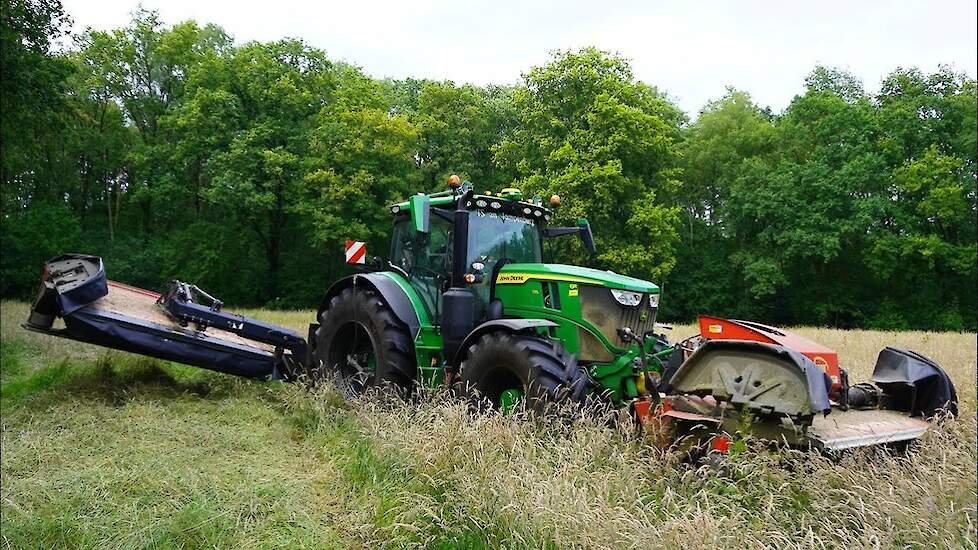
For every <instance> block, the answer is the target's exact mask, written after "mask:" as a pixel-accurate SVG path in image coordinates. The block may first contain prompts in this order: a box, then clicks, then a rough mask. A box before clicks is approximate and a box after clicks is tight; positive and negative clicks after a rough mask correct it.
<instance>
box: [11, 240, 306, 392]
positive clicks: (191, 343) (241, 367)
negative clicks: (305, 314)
mask: <svg viewBox="0 0 978 550" xmlns="http://www.w3.org/2000/svg"><path fill="white" fill-rule="evenodd" d="M174 299H175V298H174V297H173V296H172V295H171V296H162V295H160V294H158V293H156V292H152V291H149V290H144V289H141V288H136V287H133V286H129V285H125V284H122V283H117V282H114V281H109V280H108V279H107V278H106V275H105V269H104V266H103V264H102V259H101V258H99V257H97V256H86V255H80V254H66V255H64V256H59V257H57V258H54V259H53V260H51V261H49V262H48V263H47V264H45V267H44V275H43V278H42V282H41V290H40V293H39V295H38V297H37V299H36V300H35V302H34V305H33V306H32V308H31V314H30V317H29V318H28V320H27V322H26V323H24V325H23V327H24V328H26V329H28V330H32V331H35V332H42V333H45V334H50V335H52V336H59V337H62V338H68V339H71V340H77V341H80V342H86V343H89V344H94V345H97V346H103V347H108V348H113V349H118V350H122V351H128V352H132V353H138V354H140V355H146V356H149V357H156V358H159V359H165V360H168V361H174V362H177V363H184V364H187V365H192V366H196V367H202V368H205V369H210V370H215V371H218V372H223V373H227V374H233V375H236V376H243V377H246V378H265V379H277V378H284V377H287V376H288V374H289V373H290V372H291V371H292V370H293V369H294V367H295V365H296V364H297V363H299V362H301V361H304V360H305V357H293V356H292V354H291V353H289V352H290V351H300V350H304V349H305V340H303V339H302V338H301V337H299V336H298V335H297V334H296V333H294V332H292V331H290V330H288V329H285V328H282V327H276V326H274V325H267V324H265V323H261V322H260V321H255V320H253V319H249V318H247V317H242V316H239V315H234V314H230V313H223V312H220V311H219V310H217V309H215V310H214V311H213V312H212V313H213V315H214V316H215V317H218V318H226V319H229V320H230V321H231V322H229V323H227V324H226V325H222V326H226V327H228V330H224V329H219V328H217V327H216V326H206V325H200V324H196V325H195V324H194V323H193V322H187V320H185V319H181V318H179V317H175V316H174V315H172V314H170V313H168V311H169V309H174V308H173V307H172V306H174V305H181V304H182V305H186V303H187V302H185V301H181V302H179V303H175V302H174V301H173V300H174ZM191 305H197V304H191ZM167 306H171V307H169V308H167ZM165 308H166V309H165ZM57 318H61V320H62V322H63V325H64V326H63V328H60V327H56V324H57V323H56V321H57ZM191 321H192V320H191ZM255 326H258V327H262V328H264V329H266V332H267V333H268V334H274V335H276V336H277V337H285V338H286V341H287V342H290V343H294V344H297V350H285V349H282V348H281V347H279V346H276V345H275V344H273V343H269V341H267V340H268V339H267V338H266V339H265V340H266V341H261V340H258V339H255V338H247V337H243V336H242V335H241V334H236V333H235V332H232V330H231V329H233V330H238V331H243V330H245V329H248V328H253V327H255ZM192 327H193V328H192ZM201 329H203V330H201ZM246 334H247V333H246ZM274 341H275V340H273V342H274Z"/></svg>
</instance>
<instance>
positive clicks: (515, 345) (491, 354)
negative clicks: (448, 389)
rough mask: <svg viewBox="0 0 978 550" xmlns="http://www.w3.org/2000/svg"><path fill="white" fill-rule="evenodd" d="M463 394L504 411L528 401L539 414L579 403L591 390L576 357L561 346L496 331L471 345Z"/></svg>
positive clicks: (462, 380) (463, 373)
mask: <svg viewBox="0 0 978 550" xmlns="http://www.w3.org/2000/svg"><path fill="white" fill-rule="evenodd" d="M460 384H461V385H462V391H463V392H464V393H465V394H466V395H468V396H470V397H477V398H480V399H483V400H488V401H489V402H490V403H491V404H492V406H493V407H494V408H497V409H503V410H504V411H506V410H509V409H511V408H513V407H514V406H515V405H516V404H517V403H518V402H519V401H521V400H524V401H525V403H526V406H527V407H528V408H530V409H532V410H534V411H536V412H539V413H542V412H546V411H547V410H548V409H549V407H550V406H551V405H553V404H555V403H559V402H580V401H582V400H583V398H584V389H585V386H586V385H587V379H586V375H585V373H584V372H583V371H582V370H581V369H580V368H579V367H578V366H577V357H575V356H574V355H573V354H570V353H568V352H567V351H566V350H565V349H564V346H562V345H561V344H560V343H558V342H555V341H553V340H550V339H549V338H543V337H540V336H533V335H528V334H513V333H506V332H493V333H489V334H485V335H483V336H482V337H481V338H479V339H478V341H476V343H475V344H473V345H471V346H469V348H468V350H467V351H466V357H465V360H464V361H462V365H461V377H460Z"/></svg>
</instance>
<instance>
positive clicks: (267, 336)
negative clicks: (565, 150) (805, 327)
mask: <svg viewBox="0 0 978 550" xmlns="http://www.w3.org/2000/svg"><path fill="white" fill-rule="evenodd" d="M450 185H451V188H450V189H449V190H447V191H444V192H440V193H435V194H430V195H425V194H417V195H414V196H412V197H410V198H409V199H408V200H405V201H403V202H401V203H398V204H394V205H391V206H390V212H391V215H392V217H393V221H394V227H393V235H392V242H391V250H390V256H389V259H388V260H386V261H385V260H381V259H380V258H374V260H373V261H372V262H369V263H368V262H366V260H365V252H364V250H363V247H362V244H360V243H353V242H352V241H350V243H352V245H350V246H351V247H352V251H351V252H350V253H348V254H347V259H348V261H350V262H351V263H357V264H359V266H358V267H359V270H360V272H358V273H356V274H354V275H351V276H349V277H345V278H343V279H340V280H338V281H336V282H334V283H333V284H332V285H330V286H329V287H328V289H327V290H326V292H325V296H324V298H323V300H322V302H321V303H320V305H319V307H318V310H317V319H316V322H314V323H311V324H310V326H309V331H308V340H307V339H304V338H303V337H302V336H300V335H299V334H297V333H295V332H293V331H291V330H288V329H285V328H282V327H278V326H275V325H271V324H268V323H264V322H261V321H257V320H255V319H250V318H247V317H243V316H240V315H236V314H232V313H227V312H225V311H223V304H222V303H221V301H220V300H218V299H216V298H214V297H212V296H210V295H209V294H207V293H206V292H204V291H202V290H200V289H199V288H197V287H195V286H194V285H191V284H187V283H182V282H180V281H174V282H173V283H171V284H170V286H169V287H168V288H167V289H166V290H165V292H163V293H162V294H157V293H154V292H150V291H146V290H142V289H136V288H133V287H130V286H127V285H123V284H120V283H114V282H110V281H108V280H107V279H106V275H105V269H104V267H103V265H102V260H101V259H100V258H98V257H95V256H86V255H78V254H69V255H65V256H61V257H58V258H55V259H53V260H51V261H49V262H48V263H47V264H46V265H45V268H44V274H43V276H42V284H41V292H40V294H39V296H38V299H37V300H36V302H35V304H34V306H33V308H32V311H31V315H30V318H29V319H28V321H27V323H25V325H24V326H25V328H27V329H30V330H34V331H40V332H44V333H47V334H52V335H55V336H61V337H66V338H71V339H75V340H80V341H84V342H89V343H93V344H97V345H102V346H107V347H112V348H116V349H122V350H125V351H131V352H134V353H140V354H143V355H148V356H152V357H159V358H162V359H166V360H171V361H176V362H181V363H186V364H190V365H195V366H199V367H203V368H208V369H212V370H217V371H221V372H225V373H229V374H235V375H239V376H246V377H250V378H265V379H293V378H296V377H297V376H299V375H300V374H307V375H309V376H312V377H318V376H322V375H325V374H331V375H338V376H340V377H341V378H343V379H344V380H345V381H346V382H347V383H348V384H349V385H350V387H352V388H353V389H355V390H356V389H361V388H363V387H366V386H370V385H379V384H389V385H393V386H396V387H399V388H401V389H402V390H405V391H410V390H411V389H412V388H414V387H415V386H416V385H422V386H429V387H434V386H440V385H447V386H451V387H454V388H457V389H458V390H459V391H461V392H462V393H463V394H465V395H469V396H472V397H478V398H480V399H483V400H484V402H487V403H489V404H491V405H492V406H494V407H497V408H501V409H504V410H506V409H510V408H512V407H513V406H515V405H517V404H518V403H521V402H522V403H525V405H526V406H527V407H529V408H532V409H536V410H543V409H545V408H547V407H548V406H549V405H551V404H553V403H558V402H581V401H584V400H585V399H586V398H588V397H590V398H592V399H600V400H604V401H606V402H610V403H611V404H613V405H615V406H618V407H622V408H626V407H627V408H628V409H629V410H630V411H632V412H633V413H634V414H635V416H637V417H638V418H639V419H640V420H642V421H643V422H644V423H654V424H656V425H657V426H659V427H660V428H664V429H661V430H659V431H660V433H665V434H669V437H670V440H678V439H690V438H687V437H686V436H693V437H692V439H694V440H696V441H701V442H709V443H711V444H712V445H713V446H714V447H716V448H718V449H721V450H722V448H723V447H724V445H725V441H728V439H727V437H728V435H729V434H733V433H735V432H744V431H749V432H750V433H751V434H753V435H754V436H756V437H762V438H766V439H770V440H775V441H779V442H784V443H787V444H789V445H797V446H816V447H819V448H824V449H829V450H838V449H846V448H851V447H858V446H865V445H873V444H881V443H892V442H897V441H907V440H912V439H914V438H916V437H919V436H920V435H921V434H922V433H924V432H925V431H926V430H927V428H928V426H929V424H928V422H927V421H926V420H924V419H926V418H930V417H933V416H935V415H937V414H938V413H940V412H941V411H942V410H947V411H949V412H950V413H952V414H953V413H956V402H957V397H956V395H955V394H954V388H953V385H952V384H951V382H950V380H949V379H948V377H947V375H946V374H945V373H944V372H943V370H941V368H940V367H939V366H938V365H936V364H935V363H933V362H932V361H930V360H929V359H927V358H925V357H923V356H920V355H918V354H915V353H913V352H909V351H905V350H897V349H892V348H887V349H886V350H884V351H883V352H881V354H880V357H879V360H878V362H877V365H876V369H875V371H874V374H873V380H872V383H863V384H857V385H854V386H851V385H850V384H849V381H848V377H847V375H846V371H845V370H844V369H843V368H842V367H841V366H840V364H839V361H838V357H837V355H836V354H835V352H833V351H832V350H830V349H828V348H825V347H824V346H821V345H819V344H817V343H814V342H811V341H809V340H807V339H804V338H802V337H800V336H798V335H794V334H791V333H788V332H786V331H782V330H780V329H776V328H774V327H769V326H766V325H762V324H759V323H753V322H747V321H732V320H725V319H720V318H713V317H701V318H700V333H699V334H698V335H696V336H694V337H692V338H688V339H686V340H684V341H682V342H680V343H678V344H675V345H673V344H670V343H669V342H668V341H667V340H666V338H665V337H664V336H663V335H662V334H661V333H660V332H658V331H657V327H658V326H659V325H657V324H656V322H655V319H656V312H657V310H658V305H659V294H660V291H659V287H658V286H656V285H655V284H653V283H651V282H648V281H643V280H641V279H636V278H632V277H627V276H624V275H619V274H617V273H613V272H610V271H599V270H596V269H589V268H586V267H579V266H572V265H562V264H548V263H543V243H544V241H545V240H548V239H555V238H558V237H561V236H564V235H576V236H578V237H580V238H581V240H582V241H583V244H584V246H585V248H586V249H587V250H588V251H590V252H591V253H593V252H594V240H593V237H592V234H591V228H590V225H589V224H588V222H587V220H584V219H580V220H578V222H577V224H576V225H574V226H570V227H551V226H550V221H551V219H552V217H553V215H554V211H555V209H556V208H557V207H558V206H559V203H560V199H559V197H557V196H556V195H555V196H553V197H551V200H550V203H549V207H548V206H544V204H543V201H542V200H541V199H540V198H539V197H534V198H532V199H529V200H525V199H524V198H523V196H522V193H521V192H520V191H519V190H518V189H512V188H511V189H504V190H502V191H500V192H498V193H492V192H489V191H487V192H485V193H483V194H476V193H475V192H474V190H473V189H472V186H471V184H469V183H468V182H465V183H464V184H462V183H461V182H459V181H458V178H457V177H454V176H453V178H452V179H450ZM58 317H60V318H62V319H63V322H64V327H63V328H55V324H56V319H57V318H58Z"/></svg>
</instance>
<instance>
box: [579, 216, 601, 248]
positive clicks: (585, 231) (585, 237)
mask: <svg viewBox="0 0 978 550" xmlns="http://www.w3.org/2000/svg"><path fill="white" fill-rule="evenodd" d="M577 227H578V230H579V231H580V235H581V241H583V242H584V248H586V249H587V253H588V254H591V255H592V256H593V255H594V254H595V253H596V252H597V251H598V250H597V248H595V247H594V233H591V224H590V223H588V221H587V219H586V218H580V219H578V220H577Z"/></svg>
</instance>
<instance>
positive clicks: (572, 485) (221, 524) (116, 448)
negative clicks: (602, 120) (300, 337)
mask: <svg viewBox="0 0 978 550" xmlns="http://www.w3.org/2000/svg"><path fill="white" fill-rule="evenodd" d="M246 313H248V314H251V315H253V316H256V317H259V318H262V319H266V320H269V321H272V322H276V323H280V324H284V325H288V326H291V327H293V328H296V329H298V330H300V331H303V332H304V330H303V327H304V326H305V324H306V323H308V322H309V321H310V320H311V319H312V318H313V314H312V313H311V312H309V311H295V312H278V311H265V310H253V311H250V312H246ZM26 316H27V305H26V304H24V303H21V302H3V303H2V318H0V321H2V333H0V343H2V347H0V351H2V364H0V382H2V390H0V407H2V413H0V423H2V441H0V445H2V467H0V475H2V503H0V506H2V508H0V511H2V523H0V530H2V543H3V545H4V547H8V548H24V547H44V548H47V547H70V548H89V547H100V548H104V547H109V548H136V547H139V548H142V547H154V548H155V547H161V548H171V547H244V548H247V547H327V548H331V547H336V548H375V547H385V548H412V547H413V548H497V547H502V548H646V547H652V546H681V547H688V548H699V547H720V548H765V547H769V548H790V547H804V548H841V547H856V548H890V547H914V548H975V547H976V540H975V536H976V535H975V533H976V519H978V518H976V508H975V502H976V499H978V488H976V477H975V464H976V463H978V457H976V386H975V380H976V377H975V373H976V370H975V369H976V335H975V334H973V333H936V332H877V331H864V330H856V331H842V330H831V329H820V328H800V329H798V332H800V333H801V334H803V335H805V336H807V337H810V338H813V339H815V340H817V341H819V342H822V343H824V344H826V345H828V346H829V347H832V348H834V349H836V350H837V351H839V353H840V357H841V358H842V360H843V363H844V366H845V367H846V368H848V369H849V371H850V377H851V379H852V380H854V381H859V380H864V379H867V378H868V377H869V375H870V373H871V371H872V366H873V364H874V361H875V358H876V354H877V353H878V352H879V350H880V349H881V348H882V347H884V346H885V345H896V346H902V347H909V348H912V349H915V350H917V351H919V352H921V353H923V354H924V355H927V356H929V357H931V358H933V359H934V360H936V361H937V362H938V363H940V364H942V365H943V366H944V367H945V368H946V370H947V371H948V373H949V374H950V376H951V378H952V379H953V381H954V383H955V384H956V386H957V390H958V393H959V396H960V398H961V404H960V409H961V414H960V417H959V418H958V419H957V420H955V421H947V422H944V423H942V424H940V425H939V426H937V427H936V428H935V429H933V430H931V431H930V432H929V433H928V434H927V435H926V436H925V437H924V439H923V440H922V441H920V442H919V443H918V444H916V445H914V446H912V447H911V448H910V449H909V450H907V451H906V452H904V453H898V454H888V453H883V452H880V451H879V450H868V451H860V452H854V453H849V454H846V455H844V456H840V457H827V456H822V455H819V454H815V453H808V452H801V451H787V450H771V449H767V448H763V447H762V446H760V445H757V444H751V445H750V446H749V449H748V451H747V452H743V453H740V454H737V455H735V456H732V457H730V459H729V460H728V462H727V463H726V464H725V465H724V467H722V468H715V467H714V468H710V467H696V466H691V465H688V464H684V463H683V462H682V460H681V457H680V456H678V455H676V454H671V453H668V452H661V451H659V450H657V449H656V448H655V447H653V446H651V445H649V444H648V442H647V441H644V440H643V438H642V437H641V436H640V435H637V434H635V433H634V432H633V431H631V430H628V429H625V428H615V427H609V426H608V425H606V424H604V423H601V422H599V421H595V420H589V419H587V418H584V419H581V420H579V421H576V422H575V423H573V424H572V425H567V424H566V423H563V424H562V423H544V422H537V421H532V420H530V419H528V418H525V417H524V416H521V415H519V414H517V415H510V416H502V415H482V416H471V415H469V414H467V412H466V410H465V407H463V406H462V404H460V403H458V402H457V401H454V400H452V399H450V398H449V397H448V396H446V395H444V394H443V393H442V392H434V393H432V394H431V395H426V396H424V398H422V399H419V400H418V401H417V402H412V403H403V402H399V401H394V400H392V399H388V398H385V397H384V396H382V395H370V396H365V397H362V398H359V399H356V400H348V399H345V398H343V397H342V396H341V395H340V394H339V393H337V392H336V391H335V390H333V389H331V388H329V387H320V388H317V389H314V390H313V389H309V388H307V387H305V386H303V385H299V384H284V383H261V382H250V381H245V380H239V379H236V378H233V377H230V376H225V375H221V374H217V373H211V372H209V371H205V370H200V369H194V368H190V367H185V366H181V365H176V364H172V363H166V362H161V361H155V360H150V359H146V358H141V357H138V356H133V355H129V354H125V353H119V352H111V351H106V350H102V349H99V348H95V347H92V346H88V345H84V344H79V343H76V342H71V341H67V340H61V339H57V338H53V337H49V336H44V335H38V334H34V333H29V332H27V331H25V330H23V329H22V328H20V326H19V324H20V323H21V322H22V321H23V320H24V319H25V318H26ZM693 331H694V329H693V327H692V326H677V327H675V329H674V330H673V331H672V334H671V336H672V337H673V338H674V339H678V338H680V337H683V336H686V335H689V334H692V333H693Z"/></svg>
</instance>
